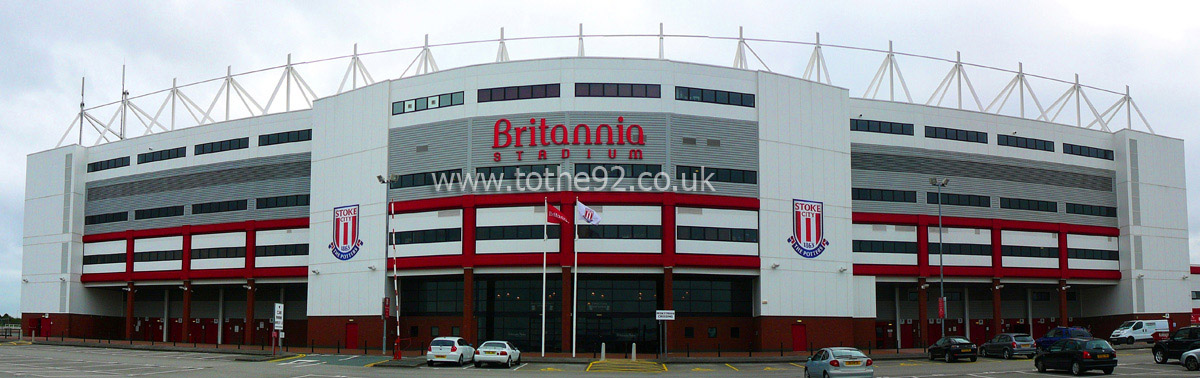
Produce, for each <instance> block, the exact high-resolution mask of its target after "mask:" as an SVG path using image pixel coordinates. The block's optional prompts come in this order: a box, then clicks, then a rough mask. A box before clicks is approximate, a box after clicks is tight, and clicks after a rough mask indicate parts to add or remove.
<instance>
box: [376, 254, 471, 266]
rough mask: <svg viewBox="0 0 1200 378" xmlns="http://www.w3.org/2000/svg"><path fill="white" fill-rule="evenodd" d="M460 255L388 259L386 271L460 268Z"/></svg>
mask: <svg viewBox="0 0 1200 378" xmlns="http://www.w3.org/2000/svg"><path fill="white" fill-rule="evenodd" d="M462 266H463V258H462V255H447V256H421V257H401V258H396V259H388V269H393V268H397V269H428V268H461V267H462Z"/></svg>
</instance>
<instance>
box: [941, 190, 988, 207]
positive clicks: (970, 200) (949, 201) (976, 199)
mask: <svg viewBox="0 0 1200 378" xmlns="http://www.w3.org/2000/svg"><path fill="white" fill-rule="evenodd" d="M927 194H928V196H926V197H927V198H926V199H925V201H926V202H927V203H929V204H937V203H938V196H937V193H935V192H928V193H927ZM942 204H943V205H951V206H975V207H991V206H992V197H988V196H976V195H971V194H950V193H942Z"/></svg>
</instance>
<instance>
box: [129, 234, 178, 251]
mask: <svg viewBox="0 0 1200 378" xmlns="http://www.w3.org/2000/svg"><path fill="white" fill-rule="evenodd" d="M182 250H183V237H182V236H165V237H161V238H146V239H134V240H133V252H134V253H137V252H151V251H182Z"/></svg>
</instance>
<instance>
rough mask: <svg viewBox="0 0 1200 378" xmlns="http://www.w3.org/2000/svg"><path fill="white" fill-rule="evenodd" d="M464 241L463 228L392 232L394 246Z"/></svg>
mask: <svg viewBox="0 0 1200 378" xmlns="http://www.w3.org/2000/svg"><path fill="white" fill-rule="evenodd" d="M456 241H462V229H461V228H438V229H429V230H415V231H397V232H392V244H393V245H404V244H422V243H442V242H456Z"/></svg>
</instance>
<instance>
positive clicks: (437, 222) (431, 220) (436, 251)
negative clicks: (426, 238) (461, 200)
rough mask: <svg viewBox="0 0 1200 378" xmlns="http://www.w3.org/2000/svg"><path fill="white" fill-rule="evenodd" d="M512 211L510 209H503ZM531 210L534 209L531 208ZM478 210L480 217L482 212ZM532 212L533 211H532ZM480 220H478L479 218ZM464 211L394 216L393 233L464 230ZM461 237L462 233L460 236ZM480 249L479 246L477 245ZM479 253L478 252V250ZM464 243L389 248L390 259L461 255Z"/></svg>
mask: <svg viewBox="0 0 1200 378" xmlns="http://www.w3.org/2000/svg"><path fill="white" fill-rule="evenodd" d="M502 209H510V208H502ZM529 209H532V207H530V208H529ZM482 210H485V209H478V210H476V213H475V214H476V216H477V217H478V216H479V214H480V211H482ZM486 210H493V209H486ZM531 211H532V210H531ZM477 219H478V218H477ZM462 222H463V218H462V210H461V209H453V210H442V211H425V212H419V213H404V214H396V215H394V216H392V220H391V227H392V232H399V231H415V230H430V229H439V228H458V229H461V228H462V224H463V223H462ZM459 235H460V236H461V231H460V234H459ZM476 246H477V247H476V248H477V249H478V248H479V247H478V244H476ZM477 251H478V250H477ZM461 254H462V242H461V241H453V242H441V243H420V244H404V245H395V246H392V247H391V248H388V257H418V256H445V255H461Z"/></svg>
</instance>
